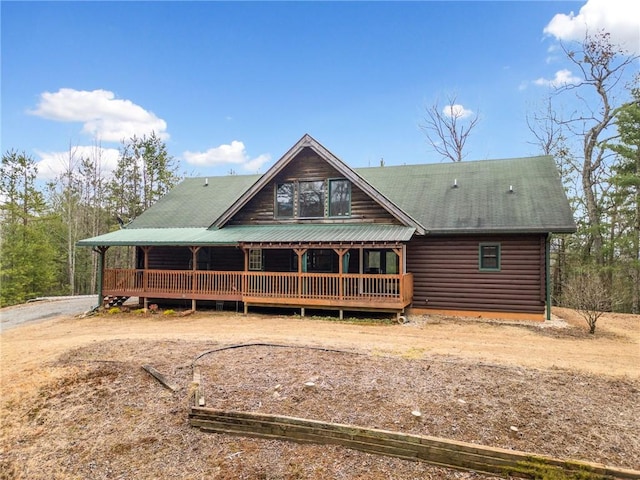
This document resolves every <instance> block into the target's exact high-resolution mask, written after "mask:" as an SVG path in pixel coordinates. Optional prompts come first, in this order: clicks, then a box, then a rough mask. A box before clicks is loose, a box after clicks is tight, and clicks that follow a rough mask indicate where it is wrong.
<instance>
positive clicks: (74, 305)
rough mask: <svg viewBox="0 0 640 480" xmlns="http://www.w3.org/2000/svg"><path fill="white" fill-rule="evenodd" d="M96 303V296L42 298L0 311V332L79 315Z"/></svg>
mask: <svg viewBox="0 0 640 480" xmlns="http://www.w3.org/2000/svg"><path fill="white" fill-rule="evenodd" d="M97 303H98V296H97V295H78V296H74V297H43V298H38V299H36V300H34V301H31V302H29V303H24V304H22V305H15V306H13V307H6V308H3V309H0V325H1V327H0V330H1V331H5V330H8V329H10V328H13V327H17V326H18V325H22V324H25V323H33V322H38V321H41V320H45V319H47V318H52V317H58V316H61V315H67V316H68V315H80V314H81V313H84V312H86V311H88V310H91V309H92V308H93V307H95V306H96V305H97Z"/></svg>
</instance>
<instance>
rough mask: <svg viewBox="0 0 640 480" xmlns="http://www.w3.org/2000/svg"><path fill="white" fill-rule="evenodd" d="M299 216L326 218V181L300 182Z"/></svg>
mask: <svg viewBox="0 0 640 480" xmlns="http://www.w3.org/2000/svg"><path fill="white" fill-rule="evenodd" d="M299 188H300V190H299V191H300V193H299V199H298V201H299V206H300V209H299V212H300V214H299V216H300V217H324V198H325V194H324V181H322V180H317V181H313V182H300V184H299Z"/></svg>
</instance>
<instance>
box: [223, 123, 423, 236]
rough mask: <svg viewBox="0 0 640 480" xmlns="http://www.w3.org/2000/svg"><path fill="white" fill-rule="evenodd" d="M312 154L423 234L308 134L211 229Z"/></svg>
mask: <svg viewBox="0 0 640 480" xmlns="http://www.w3.org/2000/svg"><path fill="white" fill-rule="evenodd" d="M307 147H308V148H311V149H312V150H314V151H315V152H316V153H317V154H318V155H319V156H320V157H321V158H322V160H324V161H325V162H327V163H328V164H329V165H331V166H332V167H333V168H335V169H336V170H337V171H338V172H340V173H341V174H342V175H344V177H345V178H347V179H348V180H350V181H351V182H353V183H354V184H355V185H357V186H358V187H359V188H360V189H361V190H363V191H364V192H365V193H366V194H367V195H369V196H370V197H371V198H373V199H374V200H375V201H376V202H378V203H379V204H380V205H382V207H383V208H385V209H386V210H387V211H388V212H389V213H391V215H393V216H394V217H396V218H397V219H398V220H400V221H401V222H402V223H403V224H404V225H407V226H412V227H414V228H415V229H416V231H417V232H418V233H419V234H423V233H424V227H423V226H422V225H420V224H419V223H418V222H416V221H415V220H414V219H413V218H412V217H411V216H410V215H408V214H407V213H406V212H405V211H403V210H402V209H400V208H399V207H398V206H397V205H395V204H394V203H393V202H391V200H389V199H388V198H387V197H386V196H385V195H383V194H382V193H381V192H380V191H378V190H377V189H376V188H375V187H373V186H372V185H371V184H370V183H369V182H367V181H366V180H365V179H364V178H363V177H361V176H360V175H359V174H358V173H356V172H355V171H354V170H353V169H352V168H351V167H349V166H348V165H347V164H346V163H344V162H343V161H342V160H341V159H339V158H338V157H336V156H335V155H334V154H333V153H331V151H329V150H328V149H327V148H326V147H324V146H323V145H322V144H321V143H320V142H318V141H317V140H316V139H315V138H313V137H312V136H311V135H309V134H308V133H305V134H304V135H303V136H302V137H301V138H300V140H298V141H297V142H296V143H295V144H294V145H293V146H292V147H291V148H290V149H289V150H288V151H287V152H286V153H285V154H284V155H283V156H282V157H281V158H280V159H279V160H278V161H277V162H276V163H274V164H273V166H272V167H271V168H270V169H269V170H267V172H265V174H264V175H262V177H260V179H259V180H258V181H256V182H255V183H254V184H253V185H252V186H251V187H250V188H248V189H247V190H246V191H245V192H244V193H243V194H242V195H241V196H240V198H239V199H238V200H237V201H236V203H235V204H233V205H231V206H230V207H229V208H228V209H227V210H226V211H225V212H224V213H223V214H222V215H220V217H218V219H217V220H216V221H215V222H214V223H213V225H212V226H213V227H218V228H221V227H223V226H224V225H225V224H226V223H227V222H228V221H229V220H230V219H231V218H232V217H233V215H235V214H236V213H237V212H238V211H239V210H240V209H241V208H242V207H243V206H244V205H246V204H247V203H248V202H249V200H251V198H253V197H254V196H255V195H256V193H257V192H259V191H260V190H261V189H262V188H263V187H264V186H265V185H267V184H268V183H269V182H270V181H271V180H272V179H273V178H275V176H276V175H277V174H278V173H280V172H281V171H282V170H283V169H284V168H285V167H286V166H287V165H288V164H289V163H290V162H291V161H292V160H293V159H294V158H295V157H296V156H297V155H298V154H299V153H300V152H301V151H302V150H303V149H304V148H307Z"/></svg>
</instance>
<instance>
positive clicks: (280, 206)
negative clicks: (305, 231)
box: [276, 182, 295, 217]
mask: <svg viewBox="0 0 640 480" xmlns="http://www.w3.org/2000/svg"><path fill="white" fill-rule="evenodd" d="M294 193H295V189H294V183H293V182H287V183H279V184H278V185H277V186H276V216H277V217H293V205H294V198H295V197H294Z"/></svg>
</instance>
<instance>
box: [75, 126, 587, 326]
mask: <svg viewBox="0 0 640 480" xmlns="http://www.w3.org/2000/svg"><path fill="white" fill-rule="evenodd" d="M574 231H575V224H574V221H573V217H572V213H571V209H570V206H569V203H568V201H567V198H566V196H565V193H564V189H563V187H562V184H561V181H560V177H559V174H558V171H557V169H556V166H555V163H554V160H553V158H552V157H550V156H540V157H531V158H515V159H505V160H484V161H470V162H461V163H437V164H422V165H402V166H381V167H374V168H350V167H349V166H347V165H346V164H345V163H344V162H343V161H341V160H340V159H339V158H337V157H336V156H335V155H334V154H332V153H331V152H330V151H329V150H327V149H326V148H325V147H324V146H322V145H321V144H320V143H319V142H317V141H316V140H315V139H314V138H312V137H311V136H309V135H304V136H303V137H302V138H301V139H300V140H299V141H298V142H297V143H296V144H295V145H293V147H291V149H290V150H289V151H288V152H286V153H285V154H284V155H283V156H282V158H280V159H279V160H278V161H277V162H276V163H275V164H274V165H273V166H272V167H271V168H270V169H269V170H268V171H267V172H266V173H264V174H263V175H231V176H224V177H214V178H188V179H185V180H184V181H182V182H181V183H180V184H179V185H177V186H176V187H175V188H174V189H173V190H172V191H171V192H169V193H168V194H167V195H165V196H164V197H163V198H162V199H160V200H159V201H158V202H157V203H156V204H155V205H153V206H152V207H151V208H149V209H148V210H147V211H146V212H144V213H143V214H142V215H141V216H139V217H138V218H136V219H135V220H133V221H132V222H131V223H130V224H129V225H126V226H125V227H124V228H122V229H120V230H118V231H114V232H111V233H107V234H105V235H101V236H98V237H94V238H89V239H85V240H82V241H80V242H79V245H84V246H92V247H94V250H95V251H96V252H98V254H99V255H100V260H101V265H102V268H101V269H100V274H99V275H100V278H99V280H100V281H99V282H98V283H99V285H100V292H99V295H100V298H101V299H104V298H126V297H130V296H137V297H140V298H141V299H142V300H143V301H144V304H145V307H146V306H147V304H148V302H149V301H157V300H155V299H182V300H190V301H191V306H192V308H193V309H195V308H196V304H197V302H198V301H204V300H207V301H215V302H218V305H220V303H221V302H225V301H226V302H229V301H235V302H238V303H236V305H238V304H242V305H244V312H245V313H246V312H247V311H248V309H249V308H250V307H251V306H272V307H285V306H286V307H295V308H300V309H301V313H302V314H303V315H304V313H305V308H307V309H320V310H337V311H339V313H340V317H342V315H343V312H344V311H388V312H396V313H397V315H398V316H400V315H402V314H403V313H404V312H405V309H408V308H410V309H412V311H415V312H419V313H428V312H437V313H450V314H451V313H452V314H460V315H468V316H490V317H503V318H505V317H506V318H520V319H525V318H526V319H536V320H543V319H544V318H545V311H546V315H547V317H548V316H549V315H550V313H549V311H550V307H549V305H550V297H549V290H550V289H549V262H550V250H549V245H550V236H551V234H553V233H570V232H574ZM116 245H126V246H135V247H137V252H138V254H137V259H138V260H137V268H135V269H105V268H104V265H105V262H104V260H105V255H107V254H108V249H109V247H111V246H116Z"/></svg>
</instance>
